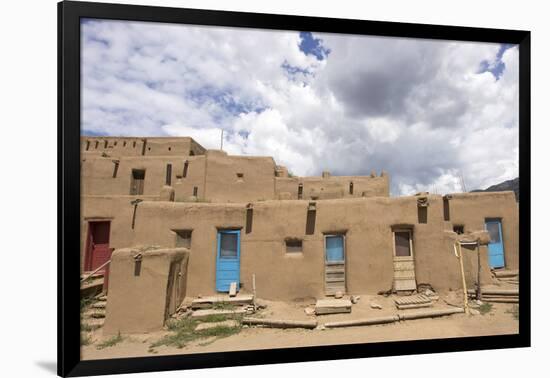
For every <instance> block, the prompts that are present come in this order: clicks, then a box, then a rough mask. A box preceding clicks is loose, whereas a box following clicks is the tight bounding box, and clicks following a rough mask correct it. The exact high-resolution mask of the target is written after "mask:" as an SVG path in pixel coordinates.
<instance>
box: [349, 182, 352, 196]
mask: <svg viewBox="0 0 550 378" xmlns="http://www.w3.org/2000/svg"><path fill="white" fill-rule="evenodd" d="M349 194H353V181H352V182H350V183H349Z"/></svg>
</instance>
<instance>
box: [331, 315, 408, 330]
mask: <svg viewBox="0 0 550 378" xmlns="http://www.w3.org/2000/svg"><path fill="white" fill-rule="evenodd" d="M397 321H399V316H398V315H390V316H383V317H378V318H369V319H358V320H346V321H343V322H329V323H325V327H327V328H337V327H355V326H365V325H374V324H387V323H393V322H397Z"/></svg>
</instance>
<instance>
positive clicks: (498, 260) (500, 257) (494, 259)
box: [485, 219, 504, 268]
mask: <svg viewBox="0 0 550 378" xmlns="http://www.w3.org/2000/svg"><path fill="white" fill-rule="evenodd" d="M485 229H486V230H487V231H488V232H489V236H490V237H491V241H490V242H489V266H490V267H491V268H502V267H504V244H503V243H502V224H501V222H500V219H490V220H489V219H488V220H486V221H485Z"/></svg>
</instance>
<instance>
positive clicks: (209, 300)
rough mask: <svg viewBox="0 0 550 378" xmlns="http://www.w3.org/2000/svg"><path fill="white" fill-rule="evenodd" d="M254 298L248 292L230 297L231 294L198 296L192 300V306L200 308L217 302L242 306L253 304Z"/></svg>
mask: <svg viewBox="0 0 550 378" xmlns="http://www.w3.org/2000/svg"><path fill="white" fill-rule="evenodd" d="M253 300H254V296H253V295H251V294H250V295H248V294H238V295H237V296H235V297H229V296H215V297H204V298H197V299H194V300H193V302H191V308H192V309H199V308H212V307H213V306H214V305H216V304H224V303H226V304H229V305H234V306H242V305H247V304H252V303H253Z"/></svg>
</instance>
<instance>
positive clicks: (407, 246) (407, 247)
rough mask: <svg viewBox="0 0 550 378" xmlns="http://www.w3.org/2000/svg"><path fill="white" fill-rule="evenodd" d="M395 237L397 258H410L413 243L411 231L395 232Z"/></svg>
mask: <svg viewBox="0 0 550 378" xmlns="http://www.w3.org/2000/svg"><path fill="white" fill-rule="evenodd" d="M393 237H394V240H395V256H396V257H409V256H412V242H411V231H410V230H399V231H394V233H393Z"/></svg>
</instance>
